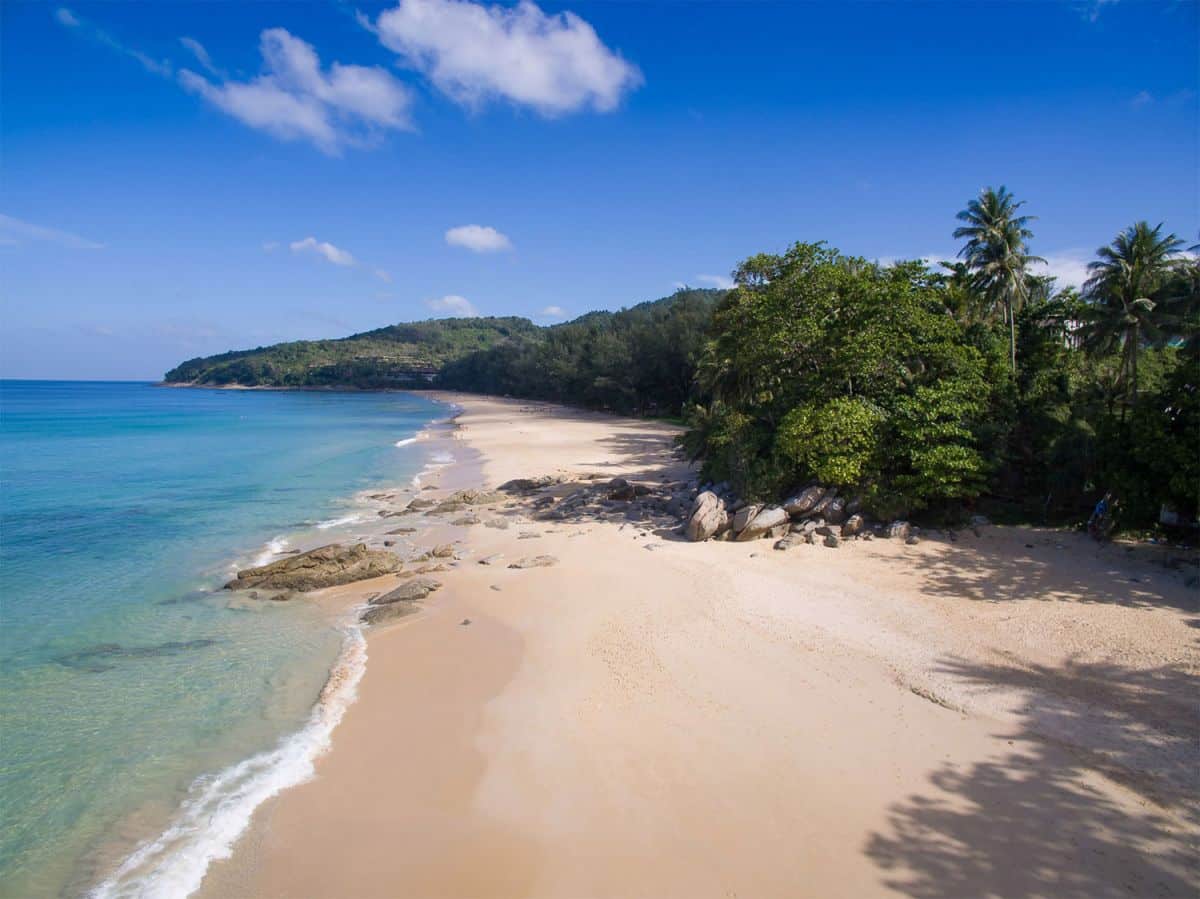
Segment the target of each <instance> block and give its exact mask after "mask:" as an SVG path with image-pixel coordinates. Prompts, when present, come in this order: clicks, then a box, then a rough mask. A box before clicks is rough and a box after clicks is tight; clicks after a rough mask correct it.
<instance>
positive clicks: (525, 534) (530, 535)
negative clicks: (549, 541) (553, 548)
mask: <svg viewBox="0 0 1200 899" xmlns="http://www.w3.org/2000/svg"><path fill="white" fill-rule="evenodd" d="M541 536H542V535H541V534H535V533H534V532H533V531H521V533H519V534H517V539H518V540H538V539H540V538H541Z"/></svg>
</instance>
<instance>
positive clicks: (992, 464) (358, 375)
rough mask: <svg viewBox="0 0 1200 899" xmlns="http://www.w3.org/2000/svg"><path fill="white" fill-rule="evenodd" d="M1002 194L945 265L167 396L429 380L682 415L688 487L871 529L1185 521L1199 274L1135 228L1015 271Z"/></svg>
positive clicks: (845, 261)
mask: <svg viewBox="0 0 1200 899" xmlns="http://www.w3.org/2000/svg"><path fill="white" fill-rule="evenodd" d="M1022 205H1023V204H1022V203H1020V202H1018V201H1016V200H1015V199H1014V198H1013V196H1012V195H1011V194H1010V193H1008V191H1006V190H1005V189H1004V188H1000V189H999V190H998V191H993V190H991V189H987V190H985V191H983V192H982V193H981V194H980V197H979V198H978V199H976V200H972V201H971V202H970V203H969V204H968V206H967V208H966V209H965V210H964V211H963V212H962V213H961V214H960V215H959V220H960V221H961V222H962V223H963V224H962V226H961V227H960V228H959V229H958V230H957V231H956V232H955V234H956V235H957V236H959V237H961V238H963V239H964V240H965V243H964V246H963V250H962V252H960V254H959V256H960V257H961V259H962V261H961V262H957V263H953V264H951V263H942V264H941V266H940V267H939V268H938V269H936V270H935V269H931V268H929V267H928V266H926V265H925V264H924V263H922V262H905V263H899V264H896V265H892V266H881V265H878V264H876V263H872V262H868V261H867V260H865V259H862V258H858V257H853V256H846V255H843V254H841V253H840V252H838V251H836V250H834V249H832V248H830V247H827V246H825V245H824V244H806V243H800V244H796V245H795V246H793V247H792V248H791V249H789V250H788V251H787V252H786V253H783V254H782V255H769V254H763V255H758V256H753V257H751V258H749V259H747V260H746V261H745V262H743V263H742V265H741V266H740V267H739V268H738V270H737V271H736V272H735V284H736V286H735V288H734V289H733V290H730V291H713V290H687V289H684V290H680V291H679V292H677V293H676V294H674V295H673V296H670V297H667V298H664V299H662V300H657V301H655V302H651V303H643V304H641V305H639V306H634V307H633V308H630V309H625V310H622V311H620V312H594V313H590V314H588V315H585V316H582V317H581V318H578V319H576V320H574V321H571V322H567V323H564V324H560V325H553V326H550V327H538V326H536V325H534V324H533V323H531V322H529V321H527V320H526V319H521V318H476V319H447V320H440V321H427V322H418V323H415V324H408V325H396V326H393V327H390V328H383V329H380V330H378V331H371V332H368V333H365V334H359V335H355V336H353V337H348V338H345V339H343V340H327V341H313V342H297V343H287V344H280V345H279V346H275V347H266V348H262V347H260V348H258V349H256V350H250V351H246V352H238V353H226V354H224V355H221V356H214V357H211V358H208V359H196V360H192V361H190V362H186V363H184V364H183V365H181V366H179V367H178V368H176V369H174V370H173V371H171V372H169V373H168V374H167V380H168V381H176V382H187V383H198V384H213V385H224V384H244V385H275V386H354V387H393V386H413V385H418V386H419V385H423V384H427V383H430V382H432V383H434V384H436V385H437V386H441V387H449V388H455V389H461V390H468V391H476V392H481V393H493V394H505V395H511V396H519V397H527V398H534V399H544V400H550V401H555V402H562V403H568V404H574V405H580V406H587V407H590V408H596V409H604V410H609V411H614V412H622V413H627V414H637V415H657V416H670V417H679V416H683V417H685V418H686V421H687V424H688V430H687V432H686V433H685V435H684V436H683V438H682V442H683V444H684V446H685V448H686V449H687V450H689V452H690V453H691V454H692V455H693V456H694V457H695V458H697V459H700V460H702V461H703V467H704V473H705V475H706V476H707V477H709V478H712V479H714V480H727V481H729V482H731V483H732V485H733V486H734V488H735V489H736V490H737V491H738V492H740V493H741V494H742V495H744V496H747V497H752V498H762V499H767V498H773V497H777V496H779V495H780V494H781V493H783V492H784V491H788V490H791V489H794V488H795V487H797V486H800V485H802V484H804V483H806V482H810V481H817V482H820V483H822V484H827V485H833V486H837V487H839V488H840V489H842V490H843V492H844V493H845V494H847V495H856V496H858V497H860V498H861V500H862V503H863V507H864V508H865V509H866V510H867V511H868V512H871V513H873V514H875V515H878V516H880V517H887V516H892V515H900V514H911V513H919V512H925V513H926V514H927V515H936V516H947V515H948V516H954V515H957V514H961V513H962V512H963V511H965V510H967V509H970V508H972V507H975V508H982V509H984V510H986V511H988V512H990V513H992V514H1002V515H1009V516H1011V517H1017V518H1021V519H1024V520H1036V521H1079V520H1081V519H1082V518H1084V517H1086V515H1087V513H1088V511H1090V509H1091V505H1092V504H1093V503H1094V502H1095V500H1096V499H1097V498H1098V497H1099V496H1100V495H1102V494H1104V493H1105V492H1109V491H1111V492H1112V493H1113V495H1114V496H1115V498H1116V499H1117V500H1118V522H1119V523H1120V524H1122V525H1124V526H1136V527H1140V526H1145V525H1149V524H1152V523H1153V522H1154V521H1155V520H1156V519H1157V517H1158V515H1159V510H1160V508H1161V507H1162V506H1163V505H1166V506H1168V507H1171V508H1173V509H1174V510H1175V511H1177V512H1178V513H1179V515H1180V518H1181V519H1183V520H1185V521H1186V520H1193V519H1194V517H1195V515H1196V513H1197V508H1198V506H1200V262H1198V261H1197V258H1196V256H1195V253H1196V251H1197V248H1196V247H1193V248H1191V249H1192V254H1191V255H1187V254H1183V253H1181V252H1180V250H1181V242H1180V241H1179V240H1178V239H1177V238H1176V237H1175V236H1174V235H1169V234H1163V233H1162V229H1161V226H1159V227H1157V228H1152V227H1150V226H1149V225H1148V224H1147V223H1145V222H1139V223H1137V224H1135V225H1133V226H1131V227H1130V228H1128V229H1126V230H1125V231H1123V232H1121V234H1119V235H1117V237H1116V238H1115V239H1114V240H1113V242H1112V244H1111V245H1109V246H1106V247H1102V248H1100V249H1099V250H1098V251H1097V259H1096V261H1095V262H1094V263H1092V265H1091V267H1090V275H1091V277H1090V278H1089V280H1088V282H1087V283H1086V284H1085V285H1084V287H1083V290H1082V292H1077V291H1076V290H1074V289H1066V290H1056V288H1055V284H1054V281H1053V279H1052V278H1045V277H1041V278H1039V277H1035V276H1033V275H1032V274H1030V273H1029V271H1028V270H1027V266H1028V264H1029V263H1030V262H1031V261H1033V260H1035V259H1036V257H1033V256H1031V255H1030V254H1029V252H1028V249H1027V242H1028V241H1029V240H1030V239H1031V238H1032V232H1031V231H1030V228H1029V223H1030V222H1032V221H1033V219H1032V217H1030V216H1025V215H1017V212H1018V211H1019V210H1020V208H1021V207H1022Z"/></svg>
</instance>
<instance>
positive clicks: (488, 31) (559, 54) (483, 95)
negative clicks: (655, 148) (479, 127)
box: [371, 0, 642, 116]
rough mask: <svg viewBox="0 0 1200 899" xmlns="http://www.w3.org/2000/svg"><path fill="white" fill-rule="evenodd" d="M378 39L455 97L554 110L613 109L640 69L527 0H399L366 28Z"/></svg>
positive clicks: (565, 16)
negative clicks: (489, 0)
mask: <svg viewBox="0 0 1200 899" xmlns="http://www.w3.org/2000/svg"><path fill="white" fill-rule="evenodd" d="M371 30H372V31H374V33H375V34H376V35H378V37H379V39H380V41H381V42H382V43H383V44H384V46H386V47H388V48H389V49H390V50H393V51H394V52H396V53H397V54H399V55H400V56H402V57H403V58H404V60H405V62H406V63H407V64H408V65H409V66H411V67H412V68H414V69H416V70H417V71H419V72H422V73H423V74H425V75H426V76H427V77H428V78H429V79H430V80H431V81H432V82H433V84H434V86H435V87H437V88H438V90H440V91H442V92H443V93H445V94H446V95H447V96H449V97H450V98H452V99H453V100H455V101H456V102H458V103H462V104H464V105H467V106H479V105H481V104H482V103H483V102H484V101H486V100H490V99H493V98H499V99H505V100H509V101H511V102H513V103H516V104H519V105H522V106H529V107H531V108H533V109H535V110H537V111H538V112H540V113H541V114H543V115H546V116H553V115H561V114H564V113H569V112H575V111H578V110H581V109H586V108H592V109H595V110H597V111H600V112H606V111H608V110H611V109H614V108H616V106H617V105H618V104H619V103H620V101H621V97H622V96H623V95H624V94H625V93H626V92H627V91H629V90H632V89H633V88H635V87H637V86H638V85H640V84H641V83H642V75H641V72H639V71H638V69H637V67H636V66H634V65H631V64H630V63H628V62H626V61H625V60H624V59H622V58H621V56H620V55H619V54H617V53H615V52H613V51H612V50H610V49H609V48H608V47H606V46H605V45H604V44H603V43H602V42H601V41H600V38H599V37H597V36H596V32H595V30H594V29H593V28H592V26H591V25H589V24H588V23H587V22H585V21H584V20H583V19H581V18H579V16H577V15H575V14H574V13H571V12H563V13H557V14H551V15H547V14H546V13H544V12H542V10H541V9H540V8H539V7H538V6H537V5H536V4H534V3H532V2H530V0H520V2H519V3H517V5H516V6H511V7H509V6H500V5H495V6H484V5H483V4H481V3H474V2H471V0H400V2H399V3H398V4H397V5H396V6H395V7H393V8H392V9H389V10H385V11H384V12H382V13H381V14H380V15H379V18H378V19H376V21H375V24H374V27H373V28H372V29H371Z"/></svg>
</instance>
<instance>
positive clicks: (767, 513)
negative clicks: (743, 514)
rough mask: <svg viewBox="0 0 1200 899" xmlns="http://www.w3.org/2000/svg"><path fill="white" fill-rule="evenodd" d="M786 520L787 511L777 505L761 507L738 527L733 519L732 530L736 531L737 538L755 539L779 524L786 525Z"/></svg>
mask: <svg viewBox="0 0 1200 899" xmlns="http://www.w3.org/2000/svg"><path fill="white" fill-rule="evenodd" d="M787 521H788V515H787V512H785V511H783V509H782V508H780V507H779V506H771V507H770V508H766V509H762V510H761V511H760V512H759V513H758V514H757V515H755V516H754V517H753V518H752V519H751V520H750V521H749V522H748V523H747V524H746V525H744V526H743V527H742V528H740V529H739V528H738V527H737V523H736V521H735V523H734V530H735V531H737V532H738V533H737V539H738V540H755V539H757V538H759V537H762V536H763V535H764V534H767V533H768V532H769V531H771V530H772V529H773V528H776V527H778V526H779V525H786V524H787Z"/></svg>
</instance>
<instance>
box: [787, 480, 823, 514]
mask: <svg viewBox="0 0 1200 899" xmlns="http://www.w3.org/2000/svg"><path fill="white" fill-rule="evenodd" d="M824 498H825V488H824V487H806V488H805V489H804V490H801V491H800V492H799V493H797V494H796V495H795V496H793V497H791V498H790V499H787V500H785V501H784V503H783V510H784V511H785V512H787V513H788V515H791V516H793V517H795V516H798V515H804V514H805V513H806V512H809V511H811V510H812V509H813V508H814V507H815V506H816V505H817V503H819V502H820V501H821V500H822V499H824Z"/></svg>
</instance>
